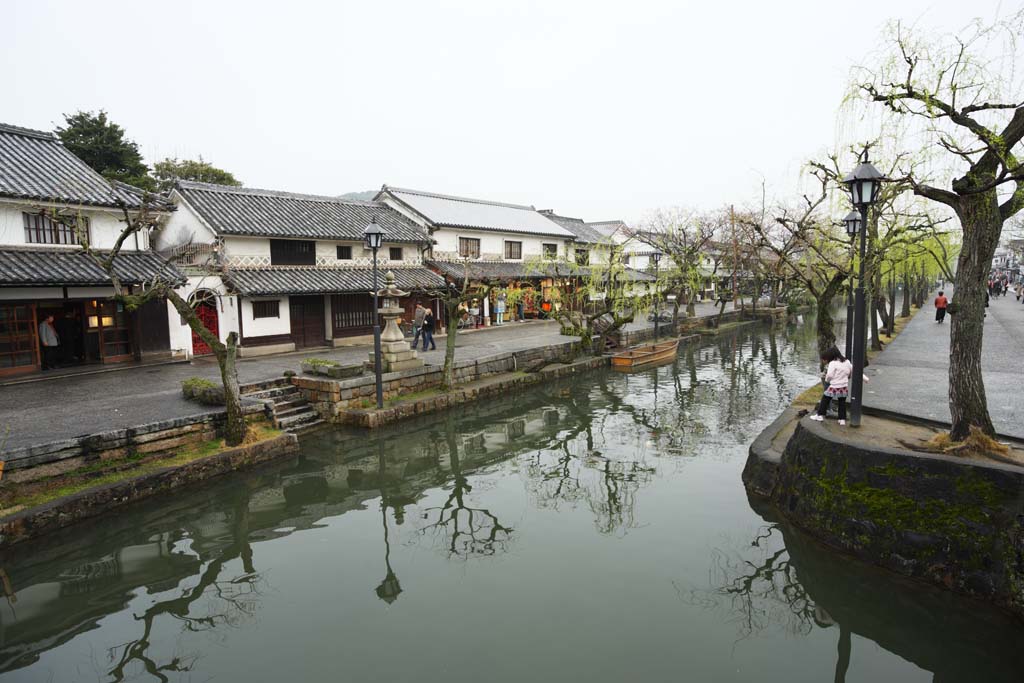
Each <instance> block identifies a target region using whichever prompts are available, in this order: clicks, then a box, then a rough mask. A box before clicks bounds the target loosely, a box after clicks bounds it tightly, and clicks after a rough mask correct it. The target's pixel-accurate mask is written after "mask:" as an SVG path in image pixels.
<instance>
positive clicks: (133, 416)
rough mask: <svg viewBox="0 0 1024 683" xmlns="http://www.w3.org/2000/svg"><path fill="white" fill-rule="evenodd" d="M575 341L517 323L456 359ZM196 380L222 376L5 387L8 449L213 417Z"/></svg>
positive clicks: (205, 372)
mask: <svg viewBox="0 0 1024 683" xmlns="http://www.w3.org/2000/svg"><path fill="white" fill-rule="evenodd" d="M571 339H573V337H563V336H562V335H561V334H560V333H559V328H558V325H557V323H554V322H550V323H542V322H526V323H509V324H507V325H505V326H502V327H501V328H497V329H495V328H490V329H487V330H477V331H473V332H470V333H466V334H462V333H460V334H459V337H458V339H457V348H458V351H457V352H456V356H455V357H456V359H458V360H471V359H474V358H482V357H484V356H490V355H494V354H497V353H503V352H506V351H521V350H524V349H530V348H535V347H538V346H548V345H550V344H557V343H562V342H565V341H569V340H571ZM436 342H437V350H436V351H428V352H426V353H425V354H422V355H421V357H422V358H424V360H426V362H427V363H430V364H433V365H441V364H443V363H444V342H445V340H444V337H441V338H439V339H437V340H436ZM371 348H372V346H350V347H341V348H336V349H318V350H315V351H310V352H302V353H288V354H280V355H275V356H267V357H264V358H250V359H242V360H240V361H239V363H238V376H239V380H240V381H241V382H242V383H243V384H244V383H248V382H256V381H260V380H266V379H273V378H276V377H281V376H282V373H283V372H284V371H285V370H294V371H295V372H300V371H301V370H300V368H299V364H300V362H301V361H302V359H303V358H312V357H316V358H330V359H332V360H337V361H339V362H342V363H355V362H360V361H364V360H366V359H367V354H368V353H369V351H370V349H371ZM189 377H207V378H209V379H211V380H213V381H215V382H219V381H220V371H219V370H218V368H217V364H216V362H215V361H213V360H212V359H210V358H201V359H198V360H194V361H192V362H191V363H174V364H168V365H156V366H148V367H145V366H143V367H136V368H129V369H125V370H118V371H114V372H102V373H96V374H90V375H76V376H71V377H64V378H54V379H47V380H43V381H38V382H30V383H26V384H16V385H10V386H4V387H0V447H2V446H4V445H6V447H7V448H18V447H21V446H27V445H30V444H34V443H45V442H47V441H55V440H58V439H66V438H70V437H73V436H78V435H82V434H91V433H97V432H103V431H107V430H110V429H118V428H122V427H132V426H135V425H142V424H146V423H149V422H156V421H158V420H166V419H168V418H172V417H184V416H187V415H195V414H198V413H203V412H210V409H208V408H204V407H203V406H200V405H198V404H196V403H192V402H191V401H186V400H185V399H184V398H182V396H181V381H182V380H184V379H187V378H189ZM5 434H6V436H5ZM0 451H2V448H0Z"/></svg>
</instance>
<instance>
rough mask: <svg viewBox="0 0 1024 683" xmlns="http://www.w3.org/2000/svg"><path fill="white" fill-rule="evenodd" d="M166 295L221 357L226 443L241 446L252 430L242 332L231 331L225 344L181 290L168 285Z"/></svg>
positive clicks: (217, 357)
mask: <svg viewBox="0 0 1024 683" xmlns="http://www.w3.org/2000/svg"><path fill="white" fill-rule="evenodd" d="M166 296H167V300H168V301H170V302H171V305H172V306H174V310H176V311H177V312H178V314H179V315H180V316H181V317H182V318H184V319H185V322H187V323H188V326H189V327H190V328H191V329H192V331H193V332H195V333H196V334H197V335H199V337H200V339H202V340H203V341H204V342H206V345H207V346H209V347H210V350H211V351H213V355H214V358H216V359H217V366H218V367H219V368H220V378H221V383H222V384H223V385H224V408H225V410H226V413H227V423H226V424H225V425H224V443H226V444H227V445H228V446H237V445H239V444H240V443H242V442H243V441H245V435H246V433H247V432H248V425H246V423H245V415H243V414H242V397H241V393H240V389H239V386H238V367H237V365H236V360H237V359H238V334H237V333H236V332H231V333H230V334H228V338H227V344H224V343H223V342H221V340H220V339H218V338H217V335H215V334H213V333H212V332H210V330H208V329H206V326H205V325H204V324H203V321H201V320H200V319H199V316H198V315H197V314H196V311H195V309H194V308H192V306H190V305H189V303H188V302H187V301H185V299H183V298H182V297H181V295H180V294H178V293H177V292H176V291H174V290H173V289H171V288H169V287H168V288H167V291H166Z"/></svg>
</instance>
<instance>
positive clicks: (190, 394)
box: [181, 377, 217, 400]
mask: <svg viewBox="0 0 1024 683" xmlns="http://www.w3.org/2000/svg"><path fill="white" fill-rule="evenodd" d="M216 388H217V385H216V384H214V383H213V382H211V381H210V380H208V379H205V378H203V377H189V378H188V379H186V380H183V381H182V383H181V393H182V394H183V395H184V396H185V398H187V399H190V400H195V399H196V397H197V396H198V394H199V393H200V392H202V391H205V390H207V389H216Z"/></svg>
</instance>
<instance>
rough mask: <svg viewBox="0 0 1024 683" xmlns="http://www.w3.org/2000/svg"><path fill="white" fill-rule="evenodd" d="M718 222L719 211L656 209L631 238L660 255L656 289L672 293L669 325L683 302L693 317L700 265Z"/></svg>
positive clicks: (699, 278) (701, 280) (698, 288)
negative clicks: (664, 257) (657, 286)
mask: <svg viewBox="0 0 1024 683" xmlns="http://www.w3.org/2000/svg"><path fill="white" fill-rule="evenodd" d="M719 222H720V215H719V212H711V213H703V214H700V213H693V212H690V211H688V210H686V209H683V208H681V207H670V208H664V209H658V210H656V211H655V212H654V213H653V214H651V216H650V217H648V219H647V220H646V221H645V222H644V224H643V227H642V228H641V229H639V230H634V231H632V234H633V236H635V237H636V238H637V239H638V240H640V241H642V242H646V243H647V244H650V245H651V246H652V247H654V248H656V249H658V250H659V251H661V252H663V253H664V254H665V256H666V257H667V261H668V262H667V263H666V262H664V261H663V262H662V264H661V268H660V272H659V280H660V282H659V290H660V291H661V292H662V293H663V294H674V295H675V297H676V298H675V305H674V307H673V310H672V323H673V329H675V323H676V322H677V320H678V318H679V307H680V305H681V304H682V303H683V302H685V303H686V313H687V315H691V316H692V315H695V314H696V309H695V308H694V304H695V302H696V299H697V293H698V292H699V291H700V290H701V285H702V283H703V280H704V272H703V269H702V268H701V265H702V263H703V261H704V258H705V251H706V248H707V245H708V243H709V242H710V241H711V239H712V238H713V237H714V235H715V232H716V230H717V226H718V223H719Z"/></svg>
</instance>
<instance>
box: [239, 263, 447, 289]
mask: <svg viewBox="0 0 1024 683" xmlns="http://www.w3.org/2000/svg"><path fill="white" fill-rule="evenodd" d="M385 272H386V271H383V270H382V271H380V272H379V274H378V286H379V287H383V286H384V273H385ZM391 272H393V273H394V274H395V284H396V285H397V286H398V287H399V288H400V289H405V290H410V291H422V290H425V289H436V288H437V287H442V286H444V280H443V279H442V278H441V277H439V276H438V275H437V274H436V273H434V272H432V271H430V270H428V269H426V268H420V267H407V268H392V269H391ZM225 278H226V279H227V281H228V282H229V283H230V284H231V286H232V287H233V288H234V289H235V290H236V291H237V292H238V293H239V294H242V295H245V296H268V295H274V294H332V293H335V292H337V293H340V292H370V291H372V290H373V271H372V270H370V269H369V268H315V267H306V266H296V267H277V268H245V269H241V268H240V269H238V270H229V271H227V272H225Z"/></svg>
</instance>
